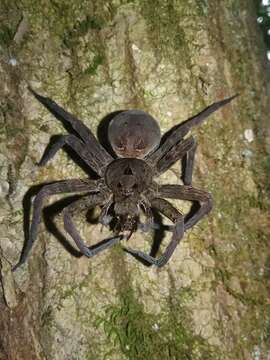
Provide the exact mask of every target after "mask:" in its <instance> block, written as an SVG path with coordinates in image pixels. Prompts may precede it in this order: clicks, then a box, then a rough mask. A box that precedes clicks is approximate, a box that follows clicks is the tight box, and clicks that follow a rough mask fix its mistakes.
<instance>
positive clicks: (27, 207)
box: [21, 183, 82, 258]
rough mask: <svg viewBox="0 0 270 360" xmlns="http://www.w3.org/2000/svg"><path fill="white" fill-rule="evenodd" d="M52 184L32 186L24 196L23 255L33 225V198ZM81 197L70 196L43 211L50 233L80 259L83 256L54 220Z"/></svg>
mask: <svg viewBox="0 0 270 360" xmlns="http://www.w3.org/2000/svg"><path fill="white" fill-rule="evenodd" d="M48 184H50V183H44V184H39V185H35V186H32V187H31V188H30V189H29V190H28V191H27V192H26V194H25V195H24V198H23V211H24V217H23V230H24V245H23V249H22V252H21V254H23V253H24V249H25V247H26V245H27V242H28V240H29V235H30V233H29V230H30V224H31V207H32V198H33V197H34V196H36V195H37V193H38V192H39V191H40V190H41V189H42V188H43V187H44V185H48ZM80 197H82V195H81V196H79V195H76V196H69V197H67V198H64V199H61V200H59V201H56V202H55V203H53V204H52V205H49V206H46V207H44V209H43V219H44V224H45V226H46V228H47V229H48V231H49V232H50V233H52V234H53V235H54V236H55V237H56V239H57V240H58V241H59V242H60V244H61V245H62V246H63V247H64V248H65V249H66V250H67V251H68V252H69V253H70V254H71V255H73V256H75V257H77V258H79V257H81V256H82V254H81V253H80V252H79V251H77V250H76V249H75V248H74V247H73V246H72V245H71V244H70V243H69V241H68V240H67V239H66V237H65V236H64V235H63V234H62V232H61V231H60V230H59V229H58V228H57V226H56V224H55V223H54V221H53V218H54V217H55V216H56V215H58V214H59V213H60V212H61V211H62V210H63V209H64V208H65V207H66V206H68V205H69V204H71V203H72V202H73V201H75V200H77V199H79V198H80Z"/></svg>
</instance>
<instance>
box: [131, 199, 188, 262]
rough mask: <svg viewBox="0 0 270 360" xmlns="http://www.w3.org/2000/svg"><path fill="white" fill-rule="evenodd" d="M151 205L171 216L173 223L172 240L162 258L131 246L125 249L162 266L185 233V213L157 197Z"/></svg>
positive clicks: (168, 216)
mask: <svg viewBox="0 0 270 360" xmlns="http://www.w3.org/2000/svg"><path fill="white" fill-rule="evenodd" d="M151 205H152V206H153V207H155V208H156V209H157V210H158V211H160V212H161V213H163V214H164V215H165V216H166V217H167V218H169V219H170V220H171V221H172V222H173V223H174V227H173V233H172V237H171V241H170V243H169V245H168V246H167V248H166V250H165V252H164V254H163V255H162V256H161V257H160V258H158V259H157V258H154V257H153V256H151V255H148V254H145V253H144V252H142V251H139V250H133V249H130V248H127V249H125V250H126V251H127V252H128V253H130V254H131V255H133V256H134V257H136V258H139V259H142V260H144V261H146V262H147V263H149V264H151V265H156V266H157V267H162V266H164V265H165V264H167V262H168V261H169V260H170V258H171V256H172V254H173V253H174V250H175V249H176V247H177V245H178V244H179V242H180V240H181V239H182V237H183V234H184V217H183V215H182V214H181V213H180V212H179V211H178V210H176V209H175V208H174V207H173V206H172V205H171V204H170V203H169V202H168V201H166V200H164V199H161V198H156V199H153V200H152V201H151Z"/></svg>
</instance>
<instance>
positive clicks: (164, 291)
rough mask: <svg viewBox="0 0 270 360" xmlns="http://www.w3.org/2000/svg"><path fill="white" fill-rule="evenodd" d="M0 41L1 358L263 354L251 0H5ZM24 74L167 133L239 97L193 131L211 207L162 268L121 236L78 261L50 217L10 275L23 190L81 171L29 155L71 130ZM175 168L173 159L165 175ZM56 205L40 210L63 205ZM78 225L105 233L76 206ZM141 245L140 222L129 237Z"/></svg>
mask: <svg viewBox="0 0 270 360" xmlns="http://www.w3.org/2000/svg"><path fill="white" fill-rule="evenodd" d="M0 46H1V58H0V139H1V142H0V191H1V194H0V195H1V198H0V219H1V228H0V261H1V262H0V264H1V278H0V280H1V285H2V286H1V287H0V359H3V360H6V359H10V360H17V359H18V360H21V359H27V360H30V359H42V360H43V359H54V360H66V359H68V360H75V359H80V360H92V359H94V360H101V359H110V360H114V359H115V360H122V359H151V360H156V359H157V360H159V359H181V360H184V359H192V360H193V359H195V360H197V359H207V360H209V359H214V360H216V359H222V360H229V359H230V360H235V359H260V360H261V359H269V349H270V343H269V340H270V305H269V291H270V284H269V266H270V251H269V244H268V241H269V235H270V228H269V223H270V219H269V212H268V210H269V180H268V179H267V172H268V176H269V169H270V131H269V113H270V109H269V76H268V73H267V71H269V69H267V68H266V64H265V62H264V61H265V55H264V52H263V44H262V40H261V34H260V32H259V29H258V27H257V24H256V15H255V10H254V7H253V3H252V1H251V0H237V1H235V0H228V1H225V2H219V1H215V0H203V1H202V0H189V1H186V0H175V1H173V0H157V1H153V0H134V1H127V0H126V1H125V0H101V1H98V0H96V1H95V0H88V1H86V0H82V1H77V0H74V1H70V0H50V1H47V0H19V1H7V0H2V1H1V3H0ZM28 84H30V85H31V86H32V87H33V88H34V89H35V90H36V91H37V92H40V93H41V94H43V95H47V96H50V97H51V98H53V99H54V100H55V101H57V102H58V103H60V104H61V105H62V106H64V107H65V108H67V109H68V110H70V111H71V112H73V113H75V114H76V115H77V116H78V117H79V118H81V119H82V120H83V121H84V122H85V124H87V126H89V127H90V128H91V130H93V131H95V132H96V131H97V129H98V125H99V123H100V121H101V120H102V119H103V118H104V117H105V116H106V115H108V114H109V113H111V112H113V111H117V110H120V109H128V108H139V109H143V110H145V111H147V112H149V113H150V114H152V115H153V116H154V117H155V118H156V119H158V121H159V122H160V125H161V129H162V131H165V130H167V129H169V128H170V127H171V126H173V125H174V124H177V123H179V122H181V121H183V120H185V119H186V118H188V117H190V116H192V115H194V114H196V113H197V112H199V111H200V110H202V109H203V108H204V107H206V106H207V105H208V104H211V103H212V102H214V101H217V100H219V99H222V98H225V97H227V96H230V95H233V94H234V93H240V95H241V96H240V97H239V98H237V100H235V101H234V102H233V103H232V104H231V105H229V106H227V107H226V108H224V109H222V110H221V111H220V112H218V113H217V114H215V115H214V116H212V117H211V118H209V120H208V121H207V123H205V124H204V125H202V126H201V127H200V128H198V129H195V130H194V132H193V133H194V135H195V136H196V138H197V140H198V143H199V147H198V155H197V161H196V165H195V167H196V171H195V177H194V185H196V186H197V187H199V188H202V189H205V190H209V191H211V192H212V194H213V197H214V210H213V211H212V212H211V214H210V216H208V217H207V218H206V219H204V220H203V221H202V222H201V223H200V224H199V225H197V226H195V227H194V228H193V229H192V230H191V231H189V232H188V233H186V234H185V237H184V240H183V242H182V243H181V244H180V245H179V247H178V249H177V250H176V252H175V254H174V256H173V258H172V260H171V261H170V263H169V264H168V265H167V266H166V267H165V268H163V269H161V270H157V269H155V268H147V267H144V266H143V265H141V264H140V263H139V262H137V261H136V260H135V259H133V258H132V257H130V256H128V255H127V254H126V253H124V252H123V251H122V250H121V248H120V247H118V246H115V247H114V248H113V249H111V250H109V251H106V252H104V253H102V254H101V255H99V256H97V257H95V258H93V259H91V260H89V259H87V258H84V257H81V258H78V257H75V256H73V255H72V254H71V253H70V252H69V251H68V249H69V248H68V246H67V240H65V237H64V235H65V234H64V232H63V231H62V230H60V231H58V232H57V231H56V228H55V224H56V225H57V228H58V229H63V224H62V218H61V216H60V215H56V216H54V217H53V220H50V218H49V217H48V216H46V227H45V226H44V224H43V225H41V227H40V232H39V237H38V240H37V242H36V245H35V247H34V250H33V252H32V254H31V257H30V258H29V261H28V262H27V264H25V265H24V266H23V267H21V268H20V269H19V270H18V271H16V272H15V273H12V272H11V266H12V265H14V264H15V263H16V262H17V260H18V258H19V256H20V252H21V249H22V246H23V243H24V230H25V229H24V228H25V223H26V220H27V214H29V204H30V195H31V192H30V193H29V192H28V193H27V191H28V189H29V188H30V187H32V186H33V185H37V184H41V183H46V182H51V181H54V180H58V179H68V178H74V177H80V176H85V174H84V172H83V169H81V168H80V167H78V166H76V164H75V163H74V161H73V160H72V158H70V157H69V156H67V154H66V153H64V152H63V151H61V152H59V154H58V155H57V156H56V157H55V159H53V160H52V161H51V162H50V163H49V164H48V165H47V166H46V167H44V168H37V167H36V163H37V162H38V161H39V159H40V158H41V155H42V153H43V151H44V148H45V147H46V144H47V143H48V142H49V139H50V137H51V136H52V135H54V134H57V133H58V134H59V133H64V132H65V129H64V128H63V127H62V126H61V124H60V123H59V122H58V120H56V119H55V118H53V117H52V116H51V115H50V114H49V113H48V112H47V111H46V109H44V108H42V107H41V105H40V104H39V103H37V101H36V100H35V99H34V98H33V96H32V95H31V94H30V93H29V91H28V90H27V85H28ZM98 133H99V134H101V135H102V128H100V127H99V131H98ZM179 174H180V170H179V165H176V166H174V167H173V169H172V170H170V171H168V172H167V173H166V176H165V177H163V179H162V181H163V182H170V183H177V181H178V180H177V179H178V178H179ZM26 193H27V195H25V194H26ZM33 193H34V191H33ZM58 201H59V197H54V198H52V202H57V203H56V205H54V206H53V207H52V206H50V207H49V210H47V211H46V212H45V215H48V214H49V215H52V213H54V214H57V211H58V210H60V208H61V205H60V203H59V202H58ZM176 205H177V206H178V207H179V208H180V209H186V204H185V203H184V202H176ZM23 207H24V210H25V212H24V211H23ZM24 214H25V215H24ZM95 215H96V214H95V213H94V214H92V216H95ZM76 223H77V225H78V227H79V228H80V230H81V232H82V234H83V236H84V238H85V239H88V241H89V244H90V243H94V242H96V241H97V240H99V239H102V238H104V237H105V236H106V235H108V233H107V232H106V231H105V230H104V229H103V231H102V232H101V227H100V226H99V225H96V224H89V223H87V222H86V219H85V217H84V216H83V214H78V216H77V217H76ZM166 239H167V236H166V238H165V242H166V241H167V240H166ZM151 241H152V240H151V236H150V235H149V234H148V235H145V234H137V235H136V236H135V237H134V238H132V240H131V244H130V245H132V246H133V247H137V248H140V249H145V250H146V249H148V248H149V247H150V244H151Z"/></svg>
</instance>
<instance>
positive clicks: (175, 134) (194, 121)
mask: <svg viewBox="0 0 270 360" xmlns="http://www.w3.org/2000/svg"><path fill="white" fill-rule="evenodd" d="M237 96H238V95H234V96H232V97H229V98H227V99H224V100H221V101H218V102H215V103H213V104H212V105H210V106H208V107H207V108H206V109H204V110H203V111H202V112H200V113H199V114H197V115H195V116H193V117H191V118H190V119H188V120H186V121H184V122H182V123H181V124H179V125H176V126H175V127H174V128H173V129H172V130H171V131H170V134H169V136H168V137H167V138H166V140H165V141H164V142H163V143H162V145H161V146H160V147H159V148H158V149H157V150H156V151H155V152H153V153H152V154H150V155H149V156H147V157H146V160H147V162H148V163H149V164H150V165H154V166H155V164H157V162H158V161H159V160H160V159H161V158H163V157H164V155H165V154H166V153H167V152H168V151H169V150H170V149H171V148H172V147H173V146H174V145H175V144H177V143H178V142H179V141H181V140H182V139H183V137H184V136H185V135H186V134H187V133H188V132H189V130H190V129H191V128H192V127H194V126H197V125H199V124H201V123H202V122H203V120H205V119H206V118H207V117H208V116H210V115H211V114H212V113H213V112H215V111H217V110H218V109H220V108H221V107H223V106H224V105H226V104H228V103H229V102H231V101H232V100H233V99H234V98H235V97H237Z"/></svg>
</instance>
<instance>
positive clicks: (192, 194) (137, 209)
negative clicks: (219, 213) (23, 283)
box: [14, 89, 235, 269]
mask: <svg viewBox="0 0 270 360" xmlns="http://www.w3.org/2000/svg"><path fill="white" fill-rule="evenodd" d="M30 91H31V92H32V93H33V94H34V96H35V97H36V99H37V100H39V101H40V102H41V103H42V104H43V105H44V106H45V107H46V108H47V109H48V110H49V111H51V112H52V113H53V114H54V115H55V116H56V117H57V118H59V119H61V120H62V121H63V122H66V123H68V124H69V125H70V126H71V127H72V128H73V130H74V132H75V133H76V135H74V134H67V135H63V136H61V137H60V138H59V139H58V141H57V142H55V143H54V144H53V145H52V146H51V147H48V149H47V150H46V151H45V153H44V155H43V157H42V159H41V161H40V164H39V165H45V164H46V163H47V162H48V161H49V160H50V159H51V158H52V157H53V156H54V155H55V154H56V152H57V151H58V150H59V149H60V148H62V147H63V146H64V145H68V146H69V147H71V148H72V149H73V150H74V151H75V152H76V153H77V155H78V156H79V157H80V158H81V159H82V160H83V162H84V163H85V164H86V166H88V167H89V171H90V170H91V171H94V172H95V173H96V174H97V175H98V177H99V179H98V180H91V178H90V177H88V178H85V179H71V180H63V181H58V182H55V183H52V184H47V185H44V186H43V187H42V189H41V190H40V191H39V192H38V193H37V195H36V197H35V200H34V203H33V216H32V222H31V226H30V230H29V238H28V239H27V242H26V244H25V246H24V248H23V251H22V255H21V258H20V261H19V263H18V264H17V265H16V266H15V267H14V269H16V268H17V267H19V266H20V265H22V264H23V263H24V262H25V261H26V259H27V257H28V255H29V252H30V250H31V248H32V246H33V243H34V241H35V240H36V237H37V230H38V225H39V223H40V221H41V216H42V208H43V202H44V200H45V198H46V197H48V196H50V195H54V194H60V193H79V194H83V196H81V197H80V198H79V199H77V200H75V201H74V202H73V203H71V204H70V205H68V206H67V207H65V208H64V211H63V213H64V227H65V230H66V231H67V233H68V234H69V235H70V236H71V237H72V238H73V240H74V241H75V243H76V245H77V246H78V248H79V249H80V251H81V252H82V253H83V254H84V255H85V256H87V257H92V256H94V255H96V254H97V253H99V252H100V251H102V250H104V249H106V248H109V247H111V246H112V245H114V244H115V243H116V242H118V241H120V240H122V239H123V238H124V237H130V236H131V234H132V233H133V232H134V231H136V230H137V229H138V227H139V226H142V227H143V228H144V229H146V230H147V229H151V228H153V226H154V224H153V213H152V209H155V211H157V212H159V213H161V214H163V215H164V216H165V217H167V218H168V219H169V220H171V222H172V223H173V226H172V237H171V240H170V243H169V244H168V246H167V248H166V249H165V251H164V253H163V255H162V256H160V257H159V258H155V257H153V256H151V255H148V254H145V253H143V252H141V251H138V250H133V249H130V248H128V249H126V250H127V252H129V253H130V254H132V255H133V256H135V257H136V258H138V259H142V260H144V261H146V262H147V263H149V264H154V265H156V266H158V267H161V266H163V265H165V264H166V263H167V262H168V260H169V259H170V257H171V256H172V254H173V252H174V250H175V248H176V246H177V245H178V243H179V241H180V240H181V238H182V237H183V234H184V231H186V230H187V229H189V228H191V227H192V226H193V225H195V224H196V223H197V222H198V221H199V220H200V219H201V218H202V217H203V216H204V215H206V214H207V213H209V211H210V210H211V208H212V198H211V195H210V194H209V193H207V192H206V191H203V190H199V189H196V188H194V187H193V186H192V173H193V164H194V156H195V151H196V142H195V140H194V138H193V137H191V136H190V137H188V138H186V139H185V138H184V137H185V135H187V133H188V132H189V130H190V129H191V128H192V127H193V126H195V125H198V124H200V123H201V122H202V121H203V120H204V119H206V118H207V117H208V116H209V115H210V114H211V113H213V112H214V111H216V110H218V109H219V108H221V107H222V106H224V105H226V104H228V103H229V102H230V101H231V100H232V99H234V98H235V96H232V97H230V98H227V99H225V100H221V101H219V102H216V103H214V104H212V105H210V106H209V107H207V108H206V109H205V110H203V111H202V112H201V113H199V114H198V115H196V116H194V117H192V118H190V119H188V120H186V121H185V122H183V123H180V124H179V125H177V126H175V127H174V128H172V129H171V130H170V132H169V133H168V135H167V136H165V137H163V138H162V139H161V135H160V129H159V126H158V124H157V122H156V120H155V119H154V118H153V117H152V116H150V115H149V114H147V113H146V112H144V111H141V110H136V109H135V110H127V111H122V112H120V113H119V114H118V115H116V116H115V117H114V118H113V119H112V121H111V122H110V124H109V129H108V138H109V141H110V144H111V147H112V149H113V150H114V152H115V154H116V158H115V156H114V155H113V154H110V153H109V152H108V151H106V150H105V148H104V147H102V145H101V144H100V143H99V142H98V141H97V139H96V138H95V136H94V135H93V134H92V132H91V131H90V130H89V129H88V128H87V127H86V126H85V125H84V124H83V123H82V122H81V121H80V120H79V119H77V118H76V117H75V116H74V115H72V114H70V113H68V112H67V111H65V110H64V109H63V108H61V107H60V106H59V105H57V104H56V103H55V102H54V101H52V100H50V99H49V98H45V97H43V96H40V95H38V94H37V93H36V92H34V91H33V90H32V89H30ZM178 160H184V164H185V165H184V167H183V174H182V181H183V184H184V185H158V184H157V183H156V182H155V179H156V178H157V177H158V176H159V175H161V174H162V173H164V172H165V171H167V170H168V169H169V168H170V167H171V166H172V165H173V164H174V163H175V162H176V161H178ZM91 171H90V172H91ZM165 198H168V199H170V198H171V199H181V200H188V201H191V202H195V203H197V204H198V206H197V207H196V210H195V211H193V212H190V213H189V214H186V215H182V214H181V213H180V211H178V210H177V209H176V208H175V207H174V206H172V204H171V203H169V202H168V201H167V200H165ZM96 206H99V207H101V213H100V216H99V222H100V223H102V224H104V225H106V226H110V225H111V224H112V222H113V220H115V221H114V225H113V226H111V227H112V228H113V230H114V232H115V234H116V235H115V236H114V237H112V238H110V239H108V240H106V241H101V242H100V243H99V244H97V245H95V246H87V245H86V244H85V243H84V241H83V239H82V238H81V236H80V234H79V232H78V231H77V229H76V228H75V226H74V224H73V220H72V216H73V214H74V212H76V211H82V210H85V211H87V210H89V209H91V208H94V207H96ZM141 213H144V216H145V218H146V224H142V223H141V222H140V214H141ZM125 231H128V232H129V235H128V236H127V235H125V236H124V235H123V233H124V232H125Z"/></svg>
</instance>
